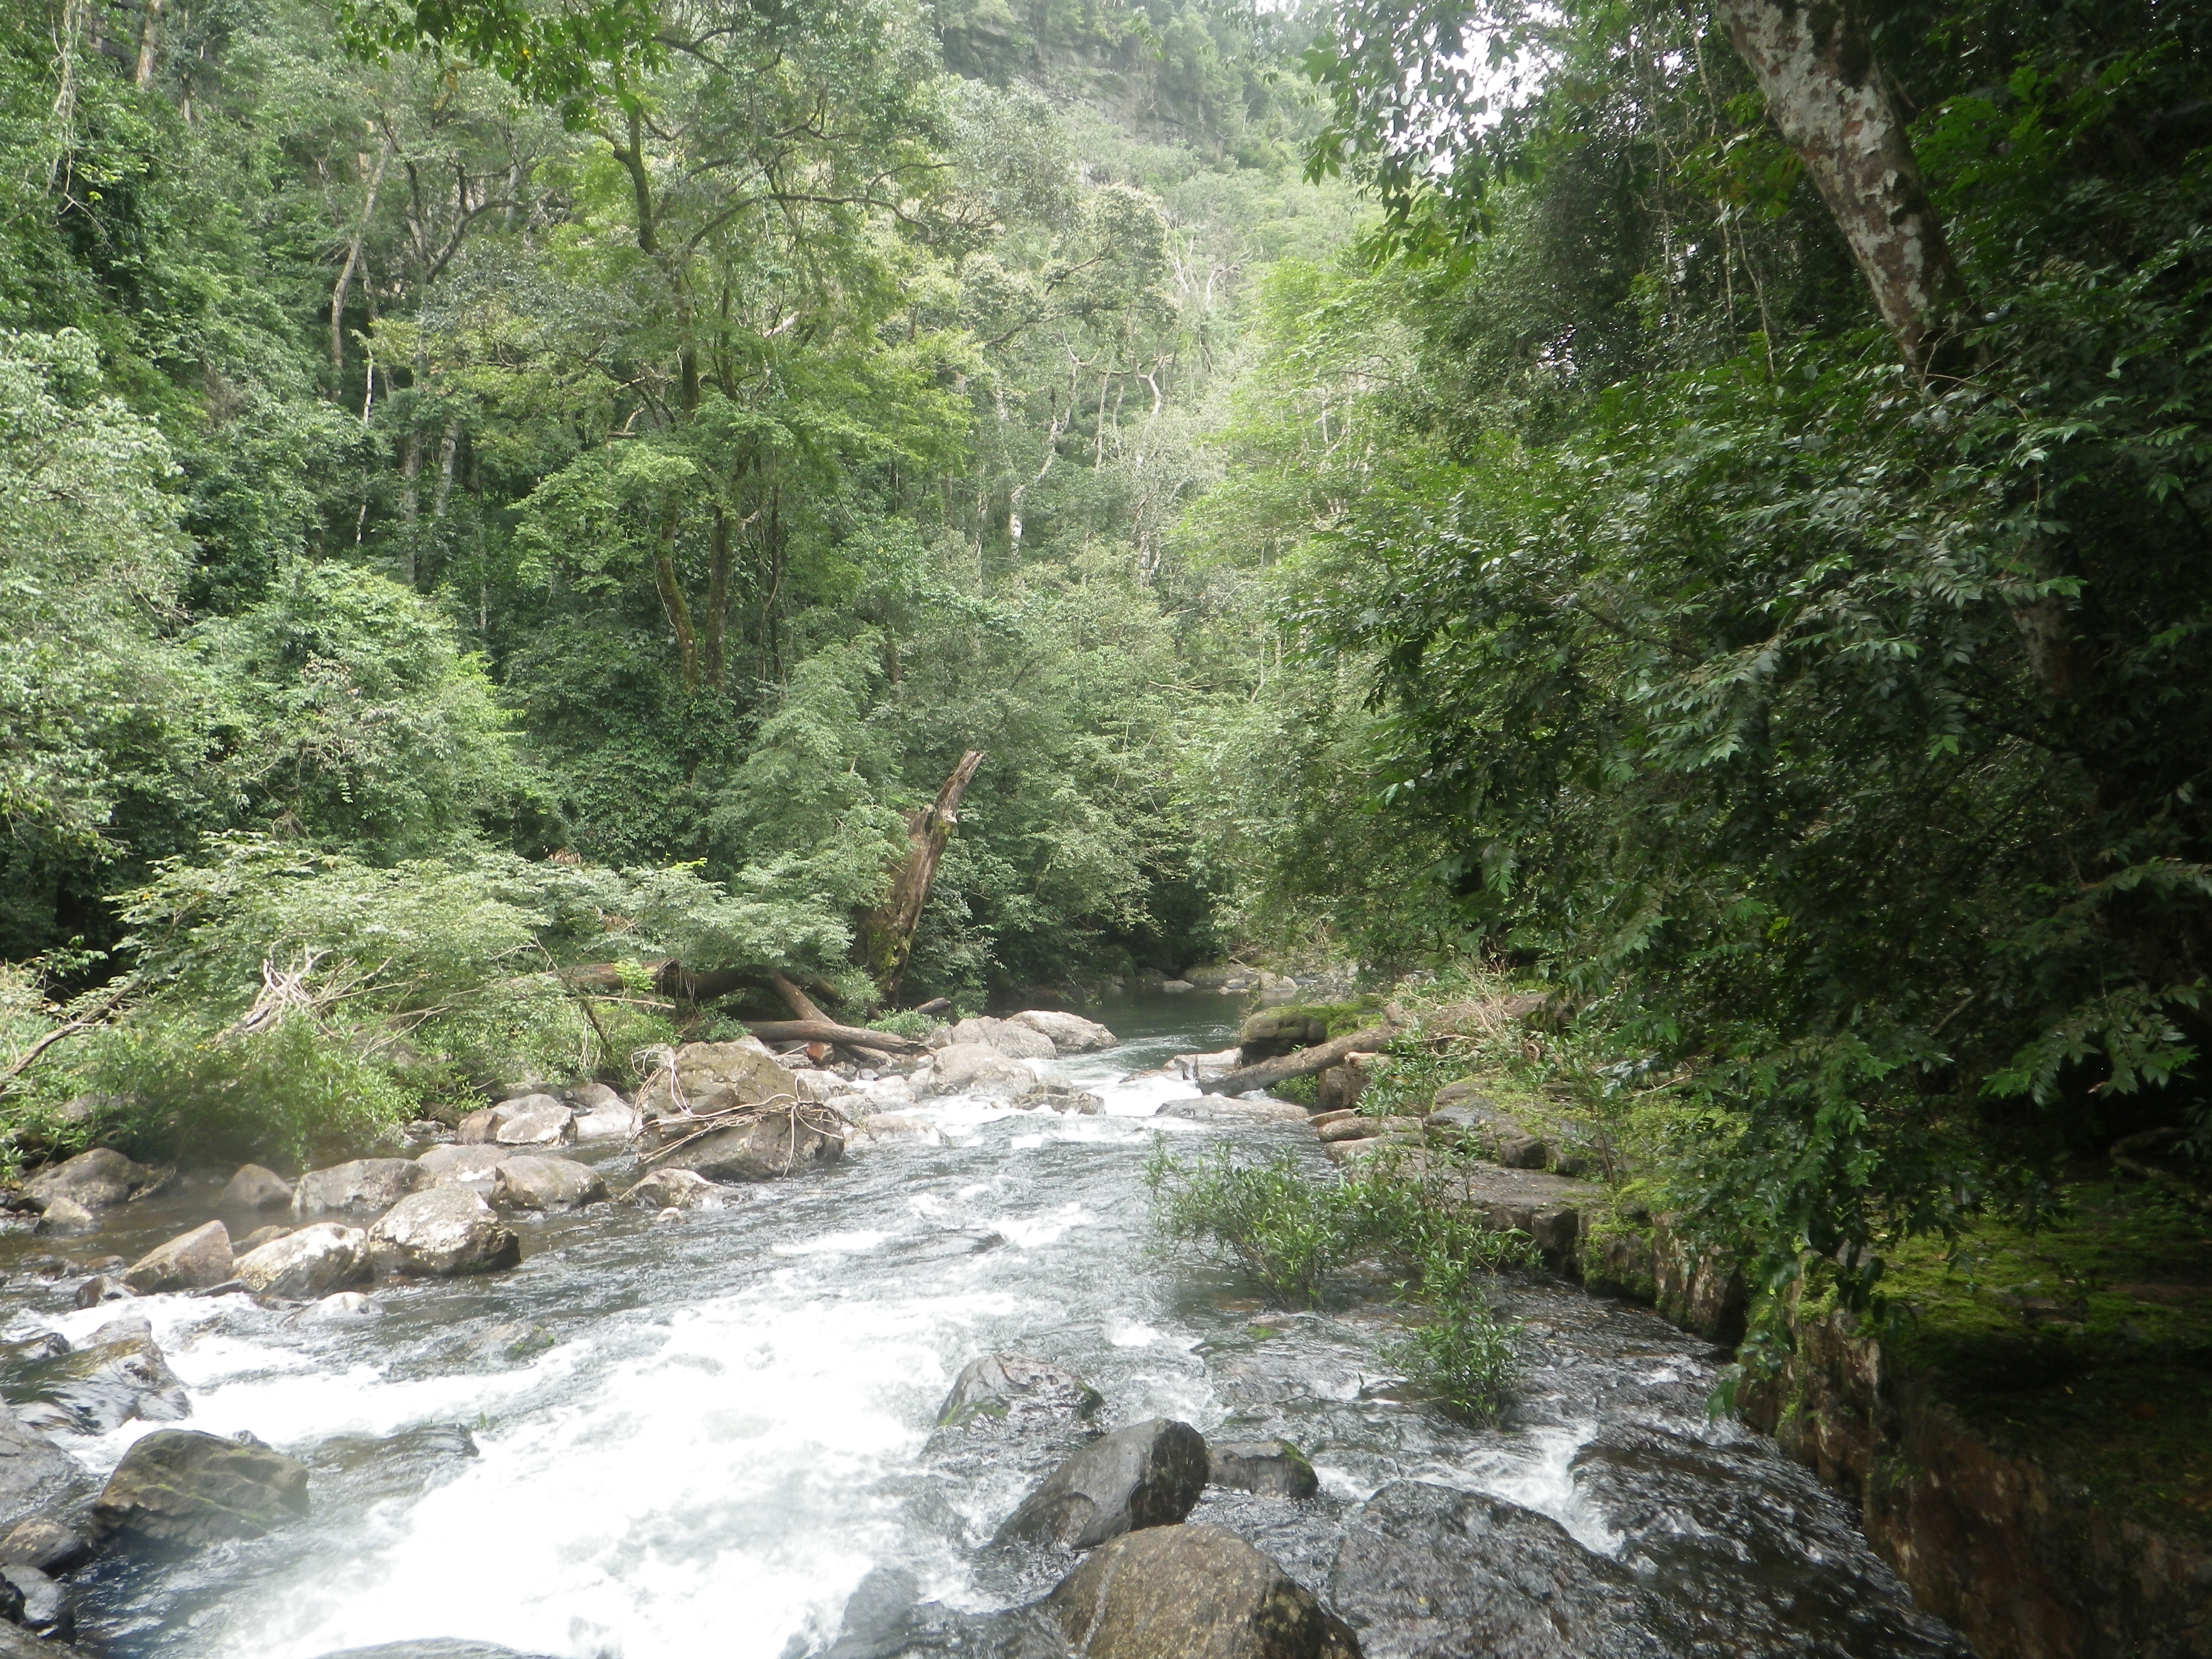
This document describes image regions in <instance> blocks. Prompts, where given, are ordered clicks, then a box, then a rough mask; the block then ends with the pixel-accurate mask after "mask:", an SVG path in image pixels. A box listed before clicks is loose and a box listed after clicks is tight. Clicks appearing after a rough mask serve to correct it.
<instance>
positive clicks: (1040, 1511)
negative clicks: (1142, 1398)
mask: <svg viewBox="0 0 2212 1659" xmlns="http://www.w3.org/2000/svg"><path fill="white" fill-rule="evenodd" d="M1205 1489H1206V1439H1205V1437H1204V1436H1202V1435H1200V1433H1199V1431H1197V1430H1196V1429H1194V1428H1193V1427H1191V1426H1190V1425H1189V1424H1188V1423H1178V1422H1176V1421H1174V1420H1173V1419H1169V1418H1162V1417H1156V1418H1154V1419H1152V1420H1151V1421H1150V1422H1147V1423H1133V1424H1131V1425H1129V1426H1128V1427H1127V1428H1126V1429H1116V1430H1115V1431H1114V1432H1113V1433H1111V1434H1109V1435H1108V1436H1107V1437H1105V1438H1104V1439H1103V1440H1098V1441H1096V1442H1094V1443H1091V1445H1088V1446H1085V1448H1084V1449H1082V1450H1081V1451H1079V1452H1078V1453H1076V1454H1075V1455H1074V1456H1073V1457H1071V1458H1069V1459H1068V1460H1067V1462H1065V1463H1063V1464H1061V1465H1060V1467H1059V1468H1057V1469H1054V1471H1053V1472H1052V1473H1051V1474H1048V1475H1047V1476H1046V1477H1045V1480H1044V1483H1043V1484H1042V1486H1039V1487H1038V1488H1037V1489H1036V1491H1035V1492H1031V1493H1030V1495H1029V1496H1028V1497H1027V1498H1024V1499H1023V1500H1022V1505H1021V1507H1020V1508H1019V1509H1018V1510H1015V1511H1014V1512H1013V1513H1012V1515H1010V1516H1007V1517H1006V1522H1005V1523H1004V1524H1003V1525H1001V1526H1000V1528H999V1530H998V1533H997V1534H996V1536H995V1537H994V1542H997V1543H1001V1544H1004V1543H1010V1542H1017V1541H1018V1542H1026V1543H1036V1544H1059V1545H1060V1546H1062V1547H1066V1548H1069V1549H1079V1550H1084V1549H1090V1548H1091V1547H1094V1546H1096V1545H1098V1544H1103V1543H1104V1542H1105V1541H1106V1540H1108V1539H1109V1538H1113V1537H1116V1536H1118V1535H1119V1534H1122V1533H1125V1532H1134V1531H1138V1530H1140V1529H1141V1528H1146V1527H1169V1526H1173V1525H1175V1524H1176V1522H1179V1521H1181V1520H1182V1518H1183V1516H1187V1515H1188V1514H1189V1513H1190V1511H1191V1506H1192V1505H1193V1504H1196V1503H1197V1502H1198V1500H1199V1497H1200V1494H1201V1493H1202V1492H1204V1491H1205Z"/></svg>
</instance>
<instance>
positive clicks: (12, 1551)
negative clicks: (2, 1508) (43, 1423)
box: [0, 1459, 92, 1577]
mask: <svg viewBox="0 0 2212 1659" xmlns="http://www.w3.org/2000/svg"><path fill="white" fill-rule="evenodd" d="M70 1461H71V1462H75V1461H76V1460H75V1459H71V1460H70ZM72 1484H73V1485H74V1484H76V1483H74V1482H73V1483H72ZM91 1559H92V1545H91V1542H90V1541H88V1539H87V1538H86V1537H85V1536H84V1534H82V1533H80V1532H77V1531H76V1530H75V1529H74V1528H70V1527H65V1526H64V1525H63V1524H62V1523H61V1522H58V1521H57V1520H55V1519H53V1518H52V1516H44V1515H39V1516H32V1517H31V1518H30V1519H29V1520H27V1521H21V1522H17V1523H16V1524H15V1525H14V1526H12V1527H10V1528H8V1531H7V1534H6V1535H5V1536H0V1561H4V1562H7V1563H8V1564H9V1565H11V1566H25V1567H36V1568H37V1569H38V1570H39V1571H40V1572H43V1573H47V1574H50V1575H53V1576H56V1577H58V1576H59V1575H61V1574H63V1573H65V1572H75V1571H76V1570H77V1569H78V1568H79V1567H81V1566H82V1565H84V1564H85V1563H86V1562H88V1561H89V1560H91Z"/></svg>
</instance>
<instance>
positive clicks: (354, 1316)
mask: <svg viewBox="0 0 2212 1659" xmlns="http://www.w3.org/2000/svg"><path fill="white" fill-rule="evenodd" d="M383 1317H384V1309H383V1308H382V1307H381V1306H380V1304H377V1303H375V1302H374V1301H372V1300H370V1299H369V1298H368V1297H365V1296H363V1295H362V1293H361V1292H360V1291H332V1292H331V1294H330V1295H328V1296H326V1297H323V1299H322V1300H321V1301H319V1302H311V1303H309V1304H307V1306H306V1307H304V1308H302V1309H301V1310H300V1312H299V1319H300V1322H301V1324H303V1325H349V1324H358V1323H360V1322H362V1321H363V1320H368V1319H381V1318H383Z"/></svg>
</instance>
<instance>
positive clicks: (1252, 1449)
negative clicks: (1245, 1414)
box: [1206, 1440, 1321, 1498]
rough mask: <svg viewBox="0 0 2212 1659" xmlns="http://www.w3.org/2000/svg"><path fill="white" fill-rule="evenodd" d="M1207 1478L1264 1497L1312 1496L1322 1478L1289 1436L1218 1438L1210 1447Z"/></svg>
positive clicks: (1207, 1453) (1207, 1457)
mask: <svg viewBox="0 0 2212 1659" xmlns="http://www.w3.org/2000/svg"><path fill="white" fill-rule="evenodd" d="M1206 1480H1208V1481H1209V1482H1210V1483H1212V1485H1214V1486H1229V1487H1233V1488H1234V1489H1235V1490H1237V1491H1238V1492H1258V1493H1259V1494H1260V1495H1261V1496H1262V1497H1264V1498H1311V1497H1312V1496H1313V1495H1314V1494H1315V1493H1316V1492H1319V1491H1320V1490H1321V1478H1320V1477H1319V1476H1318V1475H1316V1474H1315V1473H1314V1466H1313V1465H1312V1464H1311V1463H1309V1462H1306V1455H1305V1454H1304V1452H1302V1451H1300V1450H1299V1449H1297V1447H1296V1446H1293V1445H1292V1444H1291V1443H1290V1442H1289V1441H1287V1440H1232V1441H1226V1442H1224V1441H1218V1440H1217V1441H1215V1442H1213V1443H1212V1444H1210V1445H1209V1446H1208V1447H1207V1448H1206Z"/></svg>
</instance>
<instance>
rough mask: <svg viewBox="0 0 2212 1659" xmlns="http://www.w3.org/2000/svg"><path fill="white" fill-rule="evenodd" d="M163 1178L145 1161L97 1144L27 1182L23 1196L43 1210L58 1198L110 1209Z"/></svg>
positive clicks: (87, 1205)
mask: <svg viewBox="0 0 2212 1659" xmlns="http://www.w3.org/2000/svg"><path fill="white" fill-rule="evenodd" d="M160 1184H161V1176H160V1174H159V1173H158V1172H157V1171H155V1170H149V1169H148V1168H147V1167H146V1166H145V1165H144V1164H134V1163H132V1162H131V1160H130V1159H129V1158H125V1157H124V1156H123V1154H122V1153H120V1152H116V1151H113V1150H112V1148H109V1147H106V1146H95V1147H94V1148H93V1149H92V1150H91V1151H90V1152H79V1153H78V1154H77V1155H76V1157H75V1158H70V1160H69V1161H68V1162H66V1163H64V1164H55V1165H54V1166H53V1167H52V1169H50V1170H41V1171H40V1173H39V1174H38V1175H37V1176H33V1178H32V1179H31V1180H30V1181H28V1182H25V1183H24V1187H23V1197H24V1200H26V1201H27V1203H28V1204H29V1206H30V1207H31V1208H32V1209H34V1210H39V1211H44V1210H45V1209H46V1206H48V1205H49V1204H50V1203H52V1200H55V1199H58V1198H65V1199H67V1200H70V1202H71V1203H73V1204H77V1205H82V1206H83V1207H84V1208H85V1209H88V1210H110V1209H113V1208H114V1207H115V1206H117V1205H118V1204H127V1203H129V1202H130V1201H131V1200H132V1199H134V1198H137V1197H140V1196H142V1195H143V1194H146V1193H149V1192H151V1191H153V1190H154V1189H155V1188H157V1187H159V1186H160Z"/></svg>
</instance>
